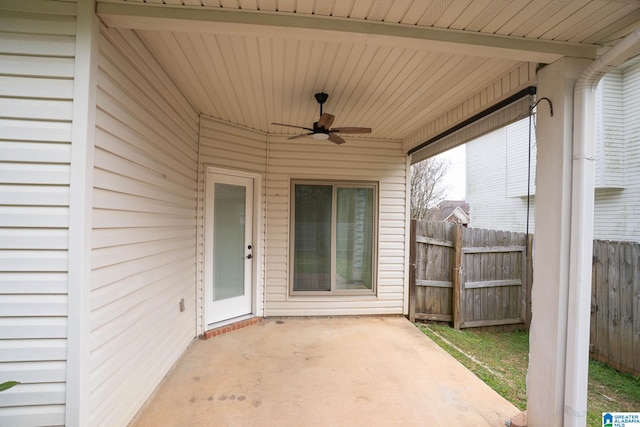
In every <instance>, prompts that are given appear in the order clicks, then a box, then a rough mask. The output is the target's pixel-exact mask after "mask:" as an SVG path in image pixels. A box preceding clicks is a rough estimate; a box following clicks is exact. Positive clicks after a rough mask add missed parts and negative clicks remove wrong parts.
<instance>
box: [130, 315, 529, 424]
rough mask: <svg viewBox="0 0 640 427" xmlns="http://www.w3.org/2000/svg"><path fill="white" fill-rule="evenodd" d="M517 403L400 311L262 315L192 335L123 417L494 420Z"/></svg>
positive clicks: (165, 420)
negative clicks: (225, 329) (153, 387)
mask: <svg viewBox="0 0 640 427" xmlns="http://www.w3.org/2000/svg"><path fill="white" fill-rule="evenodd" d="M518 413H519V411H518V409H517V408H516V407H514V406H513V405H512V404H510V403H509V402H507V401H506V400H504V399H503V398H502V397H500V396H499V395H498V394H497V393H495V392H494V391H493V390H492V389H491V388H489V387H488V386H487V385H485V384H484V383H483V382H482V381H481V380H479V379H478V378H477V377H476V376H475V375H473V374H472V373H471V372H470V371H468V370H467V369H466V368H464V367H463V366H462V365H461V364H460V363H458V362H457V361H456V360H455V359H453V358H452V357H450V356H449V355H448V354H447V353H446V352H444V351H443V350H441V349H440V348H439V347H438V346H437V345H436V344H435V343H433V342H432V341H431V340H430V339H429V338H428V337H426V336H425V335H424V334H422V333H421V332H420V331H419V330H418V329H417V328H416V327H415V326H414V325H412V324H411V323H410V322H409V321H408V320H406V319H405V318H403V317H336V318H283V319H265V321H264V322H263V323H262V324H258V325H254V326H249V327H247V328H244V329H240V330H237V331H233V332H230V333H228V334H225V335H221V336H217V337H214V338H212V339H210V340H207V341H196V342H194V343H193V345H192V346H191V347H190V348H189V349H188V350H187V352H186V353H185V354H184V356H183V357H182V358H181V359H180V360H179V361H178V363H177V364H176V366H175V367H174V369H173V370H172V371H171V372H170V374H169V375H168V376H167V378H166V379H165V380H164V382H163V383H162V384H161V385H160V387H159V388H158V390H157V391H156V392H155V394H154V395H153V396H152V398H151V399H150V401H149V402H148V403H147V405H146V406H145V407H144V408H143V409H142V410H141V412H140V413H139V414H138V416H137V417H136V419H135V420H134V421H133V423H132V426H135V427H142V426H154V427H158V426H378V425H379V426H465V427H467V426H493V427H497V426H504V422H505V421H506V420H509V419H510V418H511V417H513V416H514V415H516V414H518Z"/></svg>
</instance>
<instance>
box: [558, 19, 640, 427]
mask: <svg viewBox="0 0 640 427" xmlns="http://www.w3.org/2000/svg"><path fill="white" fill-rule="evenodd" d="M639 53H640V29H639V30H636V31H634V32H633V33H631V34H629V35H628V36H627V37H625V38H624V39H622V40H621V41H620V42H619V43H618V44H616V45H615V46H614V47H612V48H611V49H609V50H608V51H607V52H606V53H604V54H603V55H602V56H600V57H599V58H598V59H596V60H595V61H593V62H592V63H591V65H589V66H588V67H587V68H586V69H585V70H584V71H583V72H582V75H581V76H580V78H579V79H578V81H577V82H576V86H575V88H574V100H573V102H574V105H573V111H574V116H573V165H572V166H573V167H572V180H571V182H572V188H571V242H570V245H571V246H570V265H569V301H568V307H567V311H568V324H567V353H566V355H567V356H566V360H565V368H566V371H565V372H566V374H565V392H564V393H565V395H564V403H565V405H564V425H565V426H567V427H578V426H580V427H583V426H585V425H586V415H587V389H588V370H589V357H588V355H589V327H590V312H591V269H592V256H593V210H594V196H595V194H594V151H595V126H594V122H595V108H594V104H595V92H596V88H597V86H598V82H599V81H600V79H602V77H603V76H604V75H605V74H606V73H608V72H609V71H611V70H613V69H614V68H616V67H617V66H619V65H621V64H623V63H624V62H626V61H627V60H629V59H630V58H632V57H633V56H635V55H638V54H639Z"/></svg>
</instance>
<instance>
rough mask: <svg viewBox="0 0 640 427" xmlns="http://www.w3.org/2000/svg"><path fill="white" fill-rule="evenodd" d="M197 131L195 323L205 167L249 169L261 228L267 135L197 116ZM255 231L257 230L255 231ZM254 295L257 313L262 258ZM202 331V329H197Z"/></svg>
mask: <svg viewBox="0 0 640 427" xmlns="http://www.w3.org/2000/svg"><path fill="white" fill-rule="evenodd" d="M200 126H201V128H200V129H201V130H200V165H199V171H200V173H199V178H198V181H199V193H198V194H199V195H198V205H199V206H200V208H199V209H200V210H199V212H198V266H199V267H198V274H199V276H198V283H199V286H198V302H197V309H198V325H199V328H200V327H201V325H203V324H204V321H203V316H204V312H203V303H204V300H203V298H204V295H203V289H204V257H203V254H204V246H203V245H204V225H203V224H204V205H205V203H204V187H205V186H204V179H205V167H206V166H214V167H217V168H222V169H228V170H235V171H241V172H249V173H252V174H256V175H259V176H260V177H261V178H262V188H254V191H259V192H260V194H261V198H260V199H261V200H262V205H261V206H260V207H259V209H258V210H257V211H256V213H257V215H259V216H258V218H259V223H260V228H261V230H264V229H265V224H264V218H265V204H264V201H265V190H264V188H265V187H264V183H265V177H266V170H267V136H266V135H265V134H263V133H260V132H256V131H252V130H249V129H245V128H240V127H238V126H234V125H231V124H228V123H223V122H220V121H217V120H214V119H211V118H208V117H202V118H201V123H200ZM255 232H256V233H258V232H260V230H256V231H255ZM260 233H261V234H260V235H259V236H258V242H257V246H256V247H257V248H258V250H259V252H260V253H261V254H264V247H265V241H264V231H262V232H260ZM258 269H259V270H258V275H257V277H258V283H257V287H258V295H257V307H256V308H257V312H258V313H261V312H262V301H263V294H262V291H263V289H264V269H265V265H264V257H262V258H261V259H260V260H259V266H258ZM199 332H202V330H199Z"/></svg>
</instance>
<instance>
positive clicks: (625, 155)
mask: <svg viewBox="0 0 640 427" xmlns="http://www.w3.org/2000/svg"><path fill="white" fill-rule="evenodd" d="M603 85H604V88H605V94H606V95H605V96H604V102H603V103H604V107H603V108H604V120H605V122H604V123H605V129H607V130H606V131H605V136H604V147H605V149H607V150H609V152H608V153H607V154H608V155H609V158H608V161H607V163H606V165H605V169H604V170H605V171H606V173H607V174H608V175H610V176H613V178H611V177H609V178H608V182H607V185H606V186H604V187H605V188H602V189H598V188H596V203H595V223H594V237H595V238H596V239H607V240H632V241H640V214H639V212H640V120H639V119H638V117H640V63H638V62H637V61H636V63H635V65H630V66H628V67H626V68H622V69H620V70H617V71H615V72H613V73H610V74H608V75H607V76H606V77H605V79H604V80H603ZM606 132H609V134H610V135H609V136H607V135H606ZM607 187H608V188H607Z"/></svg>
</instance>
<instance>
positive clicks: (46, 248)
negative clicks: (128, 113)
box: [0, 1, 77, 426]
mask: <svg viewBox="0 0 640 427" xmlns="http://www.w3.org/2000/svg"><path fill="white" fill-rule="evenodd" d="M76 6H77V5H76V4H75V3H74V2H72V1H69V2H58V1H38V2H6V3H4V4H0V129H2V132H1V133H0V295H1V297H0V382H3V381H8V380H16V381H20V382H21V384H20V385H18V386H17V387H14V388H12V389H10V390H8V391H4V392H2V394H1V395H0V397H1V398H0V425H11V426H18V425H38V424H39V425H62V424H64V423H65V393H66V386H65V381H66V369H67V367H66V353H67V347H66V338H67V280H68V275H67V259H68V252H67V251H68V240H69V235H68V226H69V171H70V161H71V127H72V108H71V106H72V103H73V84H74V55H75V30H76Z"/></svg>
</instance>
